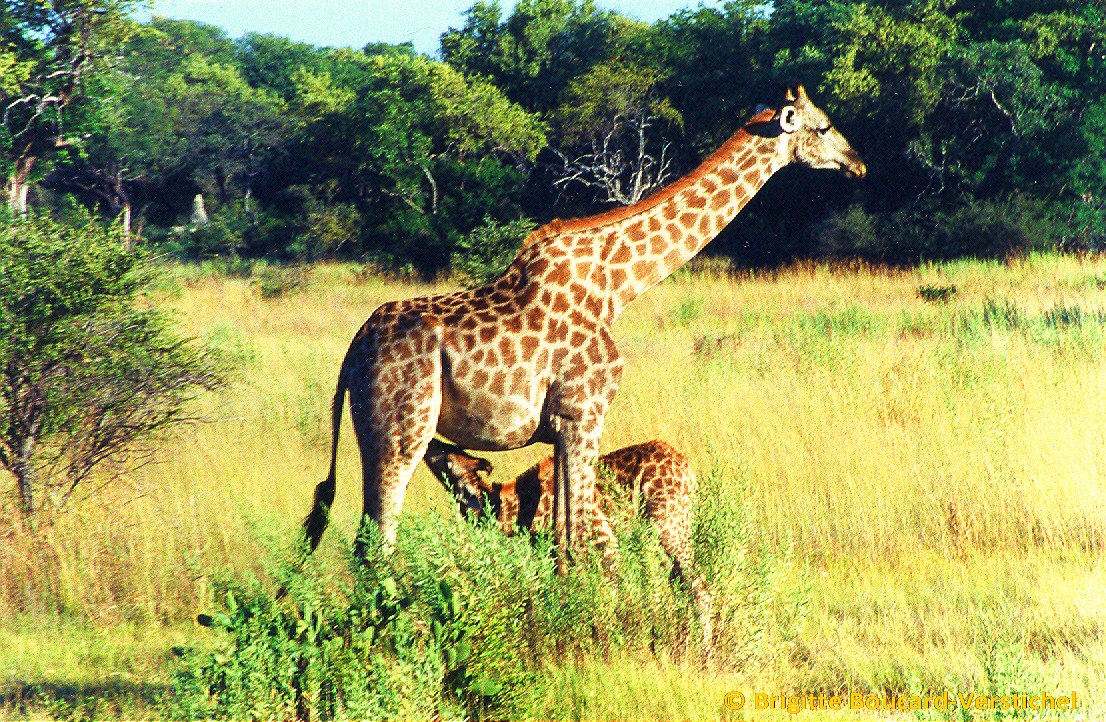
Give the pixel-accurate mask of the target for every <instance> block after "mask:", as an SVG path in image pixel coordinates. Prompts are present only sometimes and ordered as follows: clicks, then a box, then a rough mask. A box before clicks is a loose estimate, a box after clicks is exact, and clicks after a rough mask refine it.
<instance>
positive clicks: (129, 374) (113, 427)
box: [0, 217, 223, 517]
mask: <svg viewBox="0 0 1106 722" xmlns="http://www.w3.org/2000/svg"><path fill="white" fill-rule="evenodd" d="M150 283H151V276H150V273H149V267H148V266H147V265H146V264H145V262H144V257H143V256H142V255H141V254H140V253H138V252H136V251H128V250H127V249H126V248H125V247H124V244H123V241H122V238H121V237H120V236H119V234H118V233H117V232H115V231H110V230H108V229H105V228H104V227H102V226H100V225H98V224H95V223H88V224H86V225H83V226H80V227H73V226H65V225H61V224H58V223H56V222H54V221H51V220H49V219H47V218H37V217H29V218H26V219H23V220H20V221H18V222H15V223H11V224H8V225H5V226H0V369H3V373H2V374H0V379H2V380H0V466H2V467H3V468H5V469H7V470H8V471H10V472H11V473H12V475H13V476H14V477H15V478H16V483H17V488H18V494H19V499H20V502H21V508H22V511H23V513H24V515H25V516H27V517H29V516H31V515H33V514H34V513H35V511H36V510H37V509H39V508H41V507H42V506H43V504H44V503H46V502H47V501H49V502H51V503H53V504H55V505H61V504H64V503H65V502H66V501H67V500H68V499H69V498H70V496H71V495H72V494H73V492H74V491H75V490H76V489H77V487H78V485H79V484H80V483H81V482H82V481H83V480H85V479H86V478H87V477H88V476H89V475H90V474H91V473H92V472H93V471H94V470H97V471H99V470H103V469H105V468H112V469H118V468H121V467H122V466H123V465H125V464H126V462H128V461H134V460H136V459H141V458H145V457H146V456H147V455H148V454H149V453H151V452H152V448H150V447H148V446H147V445H146V442H147V441H148V440H149V439H150V438H151V437H152V436H153V435H154V434H155V433H156V432H158V431H160V430H162V429H164V428H166V427H167V426H169V425H171V424H173V423H176V422H179V421H181V420H183V419H184V418H185V417H184V416H183V410H184V408H185V406H186V404H187V403H188V401H189V400H190V399H191V398H192V397H193V396H195V395H196V394H197V393H198V392H199V391H200V390H202V389H213V388H216V387H218V386H219V385H220V384H221V383H222V382H223V378H222V373H221V370H220V368H219V364H218V363H217V361H216V360H215V358H214V357H213V356H211V355H209V354H207V353H205V352H204V351H203V350H202V349H199V348H197V347H196V346H194V345H193V344H191V343H190V342H188V341H187V340H185V339H182V338H180V337H179V336H177V335H176V334H175V332H174V330H173V329H172V327H171V326H170V324H169V323H168V320H167V318H166V317H165V316H164V315H163V314H161V313H160V312H158V311H157V310H155V309H151V308H148V307H147V304H145V303H143V302H142V298H141V296H142V294H143V293H144V291H145V290H146V289H147V288H148V287H149V285H150ZM44 492H45V493H44Z"/></svg>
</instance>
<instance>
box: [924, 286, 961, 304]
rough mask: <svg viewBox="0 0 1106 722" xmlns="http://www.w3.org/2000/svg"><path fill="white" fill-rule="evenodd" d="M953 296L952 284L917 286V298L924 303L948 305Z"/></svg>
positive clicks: (954, 288)
mask: <svg viewBox="0 0 1106 722" xmlns="http://www.w3.org/2000/svg"><path fill="white" fill-rule="evenodd" d="M954 296H956V286H955V285H952V284H949V285H947V286H941V285H937V284H926V285H924V286H918V298H920V299H922V300H923V301H925V302H926V303H948V302H949V301H951V300H952V299H953V297H954Z"/></svg>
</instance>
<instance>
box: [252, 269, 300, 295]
mask: <svg viewBox="0 0 1106 722" xmlns="http://www.w3.org/2000/svg"><path fill="white" fill-rule="evenodd" d="M253 282H254V284H255V285H256V286H257V289H258V291H260V292H261V297H262V298H279V297H280V296H288V295H291V294H293V293H295V292H296V291H299V290H301V289H302V288H303V287H304V285H305V284H306V283H307V269H306V268H305V267H303V266H272V265H269V264H259V265H255V266H254V270H253Z"/></svg>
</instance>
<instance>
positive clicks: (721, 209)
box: [606, 123, 790, 316]
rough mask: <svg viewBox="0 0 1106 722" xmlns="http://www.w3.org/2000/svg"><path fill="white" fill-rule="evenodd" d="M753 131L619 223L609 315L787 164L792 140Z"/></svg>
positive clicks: (695, 247) (686, 255) (680, 260)
mask: <svg viewBox="0 0 1106 722" xmlns="http://www.w3.org/2000/svg"><path fill="white" fill-rule="evenodd" d="M753 126H754V124H752V123H751V124H750V126H746V128H745V129H742V130H740V131H738V132H737V134H736V135H734V136H733V137H732V138H731V139H730V140H729V141H727V142H726V144H725V145H723V146H722V147H721V148H719V149H718V151H717V152H716V153H715V154H714V155H712V156H711V157H710V158H708V159H707V160H706V161H704V162H703V164H702V165H700V166H699V168H697V169H696V170H694V171H693V172H692V173H691V174H689V175H688V176H687V177H686V178H685V179H684V180H681V181H677V182H676V183H675V184H673V186H674V187H677V188H678V190H677V191H676V192H675V193H674V194H672V195H671V197H669V198H667V200H664V201H662V202H660V203H658V204H656V205H654V206H652V207H651V208H649V209H648V210H646V211H644V212H643V213H640V214H636V215H634V216H631V217H629V218H627V219H625V220H624V221H622V222H621V223H620V226H621V227H620V228H619V229H618V232H617V233H616V234H615V236H614V237H615V243H614V246H613V248H612V251H611V253H610V255H609V256H608V272H609V277H608V284H607V288H606V292H607V294H606V295H607V298H608V304H609V306H608V308H609V310H610V312H611V313H612V314H613V316H617V315H618V314H619V313H621V311H622V310H623V309H624V308H625V307H626V306H627V305H628V304H629V303H630V302H631V301H633V300H634V299H635V298H637V297H638V296H640V295H641V294H642V293H644V292H645V291H647V290H648V289H650V288H652V287H653V286H655V285H656V284H658V283H660V282H661V281H662V280H664V279H665V278H667V277H668V276H670V275H671V274H672V273H674V272H675V271H676V270H677V269H678V268H680V267H681V266H683V265H684V264H685V263H687V262H688V261H689V260H691V259H692V258H693V257H694V256H695V254H697V253H698V252H699V251H701V250H702V249H703V247H704V246H706V245H707V243H709V242H710V241H711V240H713V239H714V237H715V236H717V235H718V234H719V233H720V232H721V231H722V229H723V228H725V227H726V226H727V225H728V224H729V223H730V221H732V220H733V219H734V218H735V217H736V216H737V214H738V213H740V212H741V209H742V208H744V207H745V206H746V204H748V202H749V201H750V200H751V199H752V197H753V196H754V195H756V193H757V191H759V190H760V189H761V187H763V186H764V184H765V183H766V182H767V181H768V179H769V178H771V177H772V175H773V174H774V173H775V172H776V171H778V170H779V169H780V168H782V167H783V166H785V165H787V163H788V162H789V160H790V152H789V150H790V149H789V145H788V143H789V138H790V136H788V135H786V134H779V135H777V136H775V137H765V136H762V135H756V134H754V133H753V132H750V130H751V127H753ZM681 184H683V186H682V187H680V186H681ZM662 193H663V191H662Z"/></svg>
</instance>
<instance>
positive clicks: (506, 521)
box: [424, 439, 711, 646]
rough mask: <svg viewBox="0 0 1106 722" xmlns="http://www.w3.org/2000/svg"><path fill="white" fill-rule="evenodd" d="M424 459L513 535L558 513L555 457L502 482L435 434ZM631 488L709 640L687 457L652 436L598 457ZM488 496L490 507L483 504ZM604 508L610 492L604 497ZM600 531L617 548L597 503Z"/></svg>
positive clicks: (602, 540)
mask: <svg viewBox="0 0 1106 722" xmlns="http://www.w3.org/2000/svg"><path fill="white" fill-rule="evenodd" d="M424 459H425V461H426V464H427V466H429V467H430V470H431V471H432V472H433V473H434V475H435V476H436V477H437V478H438V480H439V481H441V482H442V484H443V485H444V486H445V487H446V489H447V490H448V491H449V492H450V493H452V494H453V496H454V497H455V498H456V499H457V501H458V503H459V504H460V507H461V513H462V514H465V515H471V514H473V513H476V514H483V513H485V512H487V513H488V514H490V515H492V516H494V517H495V518H496V520H497V521H498V522H499V528H500V529H502V530H503V533H504V534H506V535H508V536H510V535H512V534H514V532H515V529H528V530H536V529H540V528H544V527H545V526H547V525H548V524H549V521H550V518H551V516H552V513H553V457H552V456H550V457H549V458H547V459H545V460H544V461H541V462H539V463H538V464H535V465H534V466H532V467H531V468H529V469H527V470H526V471H524V472H522V474H520V475H519V477H518V478H517V479H515V480H514V481H509V482H507V483H504V484H501V483H499V482H491V481H488V480H487V479H486V478H485V477H484V476H482V474H490V473H491V471H492V465H491V463H489V462H488V460H487V459H481V458H479V457H476V456H471V455H469V454H468V453H467V452H466V451H465V450H463V449H461V448H460V447H457V446H453V445H452V444H446V443H444V442H441V441H439V440H438V439H434V440H433V441H431V442H430V448H429V449H428V450H427V452H426V455H425V457H424ZM604 469H605V470H606V472H607V473H608V474H610V475H611V476H613V477H614V480H615V482H616V483H617V484H618V485H619V486H620V487H621V488H623V489H626V490H628V491H629V492H630V493H631V495H632V498H633V500H634V505H635V507H636V508H637V509H638V510H639V511H640V513H641V514H642V516H643V517H645V518H646V519H648V520H649V521H650V522H652V523H653V525H654V526H656V527H657V532H658V535H659V536H660V542H661V546H662V547H664V550H665V552H667V554H668V556H669V557H670V558H671V559H672V572H673V574H674V575H677V576H679V577H680V578H681V579H682V580H683V581H684V583H685V584H687V585H688V586H689V587H690V588H691V591H692V593H693V594H694V596H695V605H696V608H697V609H698V612H699V620H700V623H701V625H702V628H703V640H704V642H705V643H706V644H707V645H708V646H709V643H710V640H711V596H710V593H709V592H708V591H707V589H706V585H705V583H704V581H703V578H702V576H701V575H700V574H699V573H698V572H697V571H696V570H695V567H694V562H693V561H692V549H691V504H692V500H693V499H694V496H695V475H694V474H692V472H691V466H690V464H688V461H687V457H685V456H684V455H683V454H681V453H680V452H679V451H677V450H676V449H675V448H674V447H673V446H672V445H671V444H669V443H667V442H664V441H647V442H645V443H643V444H634V445H633V446H626V447H623V448H621V449H618V450H617V451H612V452H611V453H609V454H605V455H604V456H602V457H600V458H599V475H600V478H602V477H603V476H604V471H603V470H604ZM485 500H486V503H487V508H485ZM599 502H600V508H603V507H605V506H608V504H609V500H607V499H602V498H601V499H599ZM592 523H593V525H594V527H595V528H594V532H595V539H596V542H597V544H599V545H600V546H601V547H602V548H603V549H604V550H607V551H609V550H613V547H614V542H615V540H614V536H613V534H612V533H611V530H610V526H609V524H608V522H607V517H606V515H605V514H603V513H602V512H599V510H597V513H596V514H595V515H594V518H593V522H592Z"/></svg>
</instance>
